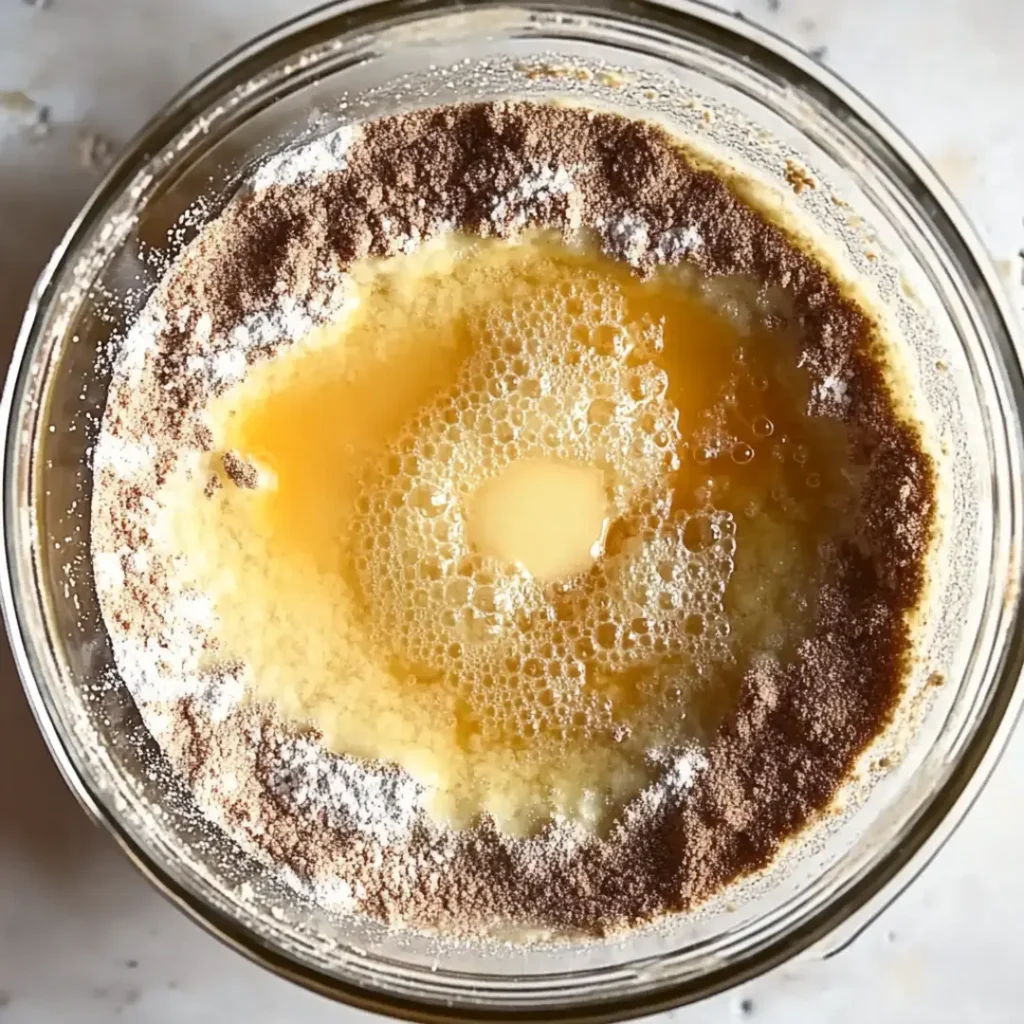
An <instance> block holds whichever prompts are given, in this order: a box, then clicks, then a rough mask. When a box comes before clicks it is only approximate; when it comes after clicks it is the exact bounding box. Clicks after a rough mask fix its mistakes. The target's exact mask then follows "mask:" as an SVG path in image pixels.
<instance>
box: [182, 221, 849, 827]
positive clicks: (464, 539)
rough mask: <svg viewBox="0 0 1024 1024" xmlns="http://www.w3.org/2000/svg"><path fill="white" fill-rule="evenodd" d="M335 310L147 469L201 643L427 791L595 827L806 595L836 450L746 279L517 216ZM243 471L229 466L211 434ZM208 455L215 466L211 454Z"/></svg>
mask: <svg viewBox="0 0 1024 1024" xmlns="http://www.w3.org/2000/svg"><path fill="white" fill-rule="evenodd" d="M351 283H352V297H353V308H352V310H351V311H350V312H349V313H348V314H347V315H346V317H345V318H344V319H343V320H342V321H340V322H339V323H337V324H333V325H330V326H327V327H324V328H321V329H318V330H317V331H315V332H314V333H313V334H312V335H311V336H310V337H308V338H307V339H305V340H304V341H302V342H300V343H298V344H296V345H294V346H292V347H290V348H289V349H285V350H282V351H280V352H279V353H278V354H277V355H276V356H275V357H274V358H273V359H272V360H268V361H267V362H265V363H261V364H257V365H256V366H254V367H253V368H252V369H251V371H250V373H249V375H248V376H247V378H246V379H245V380H244V381H243V382H241V383H240V384H238V385H236V386H235V387H233V388H231V389H230V390H229V391H228V392H227V393H226V394H224V395H223V396H221V397H219V398H217V399H216V400H214V401H213V402H212V403H211V405H210V407H209V409H208V411H207V413H208V422H209V425H210V427H211V429H212V431H213V433H214V437H215V440H216V445H217V448H216V451H214V452H212V453H210V455H209V456H204V457H203V462H202V465H201V466H199V467H198V468H196V467H193V470H192V472H191V473H190V474H186V473H184V472H179V473H178V474H177V476H176V477H175V478H174V479H173V481H172V482H171V484H169V485H168V488H167V490H166V492H165V494H164V501H165V503H166V506H167V509H168V526H169V529H170V531H171V532H170V537H171V539H172V540H171V542H172V543H173V545H174V547H175V548H176V549H177V550H179V551H180V552H181V553H182V554H183V555H184V565H185V567H186V568H185V571H186V573H187V574H188V576H189V578H190V581H191V584H192V585H193V586H194V587H195V588H196V589H198V590H200V591H202V592H204V593H206V594H208V595H209V596H210V597H211V598H212V599H213V601H214V603H215V607H216V610H217V614H218V624H217V627H216V634H217V637H218V641H219V648H218V650H217V651H215V652H214V653H213V654H212V655H211V660H231V661H238V662H241V663H244V664H245V665H246V666H247V669H248V679H249V680H250V683H251V697H252V699H255V700H260V701H269V702H273V703H274V704H276V706H277V707H278V709H279V711H280V713H281V714H282V715H283V716H284V717H286V718H287V719H290V720H292V721H294V722H296V723H297V724H299V725H307V724H308V725H309V726H312V727H315V728H317V729H318V730H320V732H321V733H322V735H323V737H324V742H325V743H326V744H327V745H328V746H329V747H331V748H332V749H334V750H336V751H339V752H342V753H346V754H351V755H354V756H356V757H361V758H366V759H383V760H388V761H394V762H396V763H398V764H400V765H402V766H403V767H405V768H406V769H407V770H408V771H410V772H411V773H412V774H413V775H414V776H415V777H416V778H417V779H419V780H420V781H421V782H423V784H424V785H425V786H426V787H427V788H428V793H429V799H428V807H429V809H430V810H431V812H432V813H433V814H434V815H436V816H437V817H438V818H439V819H441V820H444V821H449V822H451V823H453V824H457V825H464V824H467V823H469V822H471V821H473V820H475V818H476V817H477V816H478V815H479V814H480V813H481V812H488V813H490V814H492V815H493V816H494V817H495V819H496V820H497V821H498V823H499V825H501V827H503V828H506V829H508V830H510V831H516V832H522V831H528V830H530V829H532V828H535V827H536V826H537V825H538V824H539V823H541V822H543V821H544V820H545V819H546V818H547V817H548V816H549V815H550V814H552V813H561V814H565V815H568V816H570V817H573V818H575V819H577V820H580V821H582V822H584V823H586V824H588V825H591V826H594V827H599V826H600V825H601V823H602V822H604V821H607V820H608V819H609V817H610V816H611V815H613V814H614V813H615V812H616V810H617V809H618V808H620V807H621V806H622V804H623V802H624V801H626V800H628V799H629V798H630V797H632V796H633V795H635V793H636V792H637V790H638V789H639V788H640V787H641V786H643V785H644V784H645V783H646V782H647V781H648V780H649V779H650V778H651V776H652V773H653V772H654V771H655V770H656V769H655V768H654V767H653V766H652V761H651V756H650V755H651V753H652V751H653V752H656V753H657V752H659V751H660V752H664V751H668V750H672V749H675V748H677V747H679V746H681V745H685V744H691V743H694V742H698V743H699V742H701V741H703V740H704V739H705V738H706V737H707V735H708V733H709V732H710V730H712V729H713V728H714V727H715V725H716V723H717V722H718V721H719V720H720V718H721V715H722V714H723V713H724V712H725V711H726V710H727V709H728V708H729V706H730V705H731V703H732V702H733V700H734V699H735V694H736V692H737V687H738V684H739V680H740V679H741V677H742V674H743V672H744V671H745V669H746V668H747V666H748V665H749V663H750V660H751V659H752V658H754V657H758V656H777V657H782V656H785V654H786V651H787V650H788V649H789V647H790V646H791V645H792V644H793V643H795V642H796V641H798V640H799V637H800V635H801V632H802V630H803V628H804V627H805V625H806V623H807V622H808V621H809V620H810V618H811V616H812V615H813V611H814V595H815V593H816V591H817V588H818V586H819V585H820V580H819V579H818V577H817V566H818V562H819V557H818V545H819V544H820V543H821V542H823V541H825V540H827V539H828V538H829V537H830V536H832V535H833V534H834V532H835V530H836V529H837V526H838V524H839V523H840V522H841V521H842V520H843V516H844V515H845V514H846V512H845V510H846V508H847V506H848V504H849V500H850V494H851V491H852V488H853V481H854V480H855V474H854V472H853V470H852V469H851V467H849V466H848V464H847V460H846V457H845V441H844V434H843V428H842V427H841V425H838V424H836V423H832V422H827V421H820V420H811V419H808V418H807V417H806V416H804V414H803V412H802V410H803V408H804V407H805V405H806V399H807V381H806V377H805V375H804V373H803V371H801V370H799V369H798V367H797V358H796V348H795V345H794V344H793V343H792V341H791V339H789V338H787V337H786V336H785V335H782V334H779V333H770V332H766V331H764V330H762V329H757V328H755V327H752V326H751V323H752V322H753V321H752V320H751V317H750V315H749V314H750V313H751V311H752V310H753V308H754V306H755V305H756V303H757V302H758V301H759V300H758V299H757V288H756V284H753V283H746V282H726V283H724V284H723V283H720V284H714V283H708V282H704V281H702V280H700V279H699V278H698V277H697V276H696V275H695V274H694V273H693V272H687V271H684V270H665V271H663V272H660V273H659V274H657V275H656V276H655V278H654V279H653V280H651V281H647V282H642V281H640V280H638V279H637V278H636V277H635V276H634V275H633V274H632V273H631V272H630V270H629V268H628V267H624V266H622V265H620V264H617V263H615V262H613V261H611V260H609V259H607V258H605V257H604V256H602V255H600V254H599V253H597V252H595V251H593V250H590V249H587V248H580V249H570V248H568V247H566V246H565V245H564V244H563V243H562V242H561V240H559V239H557V238H554V237H552V236H549V235H543V234H535V235H530V236H527V237H525V238H524V239H523V240H522V241H520V242H519V243H515V244H512V243H508V242H503V241H498V240H491V241H480V240H471V239H465V238H460V237H457V236H453V237H449V238H446V239H443V240H441V241H438V242H435V243H432V244H431V245H429V246H426V247H424V248H423V249H422V250H421V251H419V252H417V253H414V254H411V255H407V256H399V257H396V258H394V259H391V260H387V261H367V262H365V263H363V264H360V265H357V266H356V267H355V268H354V269H353V272H352V282H351ZM228 449H232V450H235V451H237V452H238V453H239V454H240V455H241V456H242V457H243V458H246V459H248V460H250V461H252V462H253V463H254V464H255V465H256V466H257V467H258V469H259V470H260V477H261V485H260V487H258V488H257V489H255V490H244V489H241V488H237V487H235V486H234V485H233V484H231V483H230V482H228V481H227V480H226V478H225V483H224V486H223V487H222V488H221V489H220V490H219V491H217V492H215V493H214V495H213V497H210V498H206V497H204V496H203V494H202V491H203V487H204V485H205V483H206V481H207V479H208V477H209V474H210V473H211V472H216V473H221V469H220V466H221V463H220V458H221V453H222V452H223V451H225V450H228ZM221 476H222V477H223V474H222V473H221Z"/></svg>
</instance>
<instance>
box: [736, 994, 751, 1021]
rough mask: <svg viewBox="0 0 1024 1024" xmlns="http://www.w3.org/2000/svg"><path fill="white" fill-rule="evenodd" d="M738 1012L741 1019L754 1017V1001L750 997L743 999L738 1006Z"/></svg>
mask: <svg viewBox="0 0 1024 1024" xmlns="http://www.w3.org/2000/svg"><path fill="white" fill-rule="evenodd" d="M736 1012H737V1013H738V1014H739V1015H740V1016H741V1017H752V1016H753V1014H754V1000H753V999H751V998H750V997H749V996H747V997H745V998H743V999H741V1000H740V1001H739V1002H738V1003H737V1004H736Z"/></svg>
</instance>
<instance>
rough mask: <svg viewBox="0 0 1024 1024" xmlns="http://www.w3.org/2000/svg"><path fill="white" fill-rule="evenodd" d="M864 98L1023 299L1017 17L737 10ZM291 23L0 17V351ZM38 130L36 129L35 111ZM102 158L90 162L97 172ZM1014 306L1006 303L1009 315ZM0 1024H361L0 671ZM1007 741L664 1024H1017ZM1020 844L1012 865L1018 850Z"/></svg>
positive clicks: (251, 0) (76, 11)
mask: <svg viewBox="0 0 1024 1024" xmlns="http://www.w3.org/2000/svg"><path fill="white" fill-rule="evenodd" d="M737 2H738V6H739V8H740V10H741V11H742V13H743V14H744V15H745V16H747V17H748V18H750V19H752V20H755V21H758V22H761V23H762V24H765V25H767V26H769V27H770V28H772V29H774V30H775V31H777V32H779V33H780V34H782V35H784V36H786V37H788V38H790V39H792V40H794V41H795V42H797V43H798V44H799V45H801V46H804V47H806V48H808V49H813V48H816V47H821V48H824V49H823V52H822V53H821V59H823V60H824V61H825V62H826V63H827V64H829V65H830V66H831V67H833V68H834V69H835V70H837V71H838V72H839V73H840V74H841V75H843V76H844V77H845V78H847V80H849V81H850V82H851V83H852V84H853V85H855V86H856V87H858V88H859V89H860V90H862V91H863V92H864V93H865V94H866V95H867V96H868V97H869V98H870V99H872V100H873V101H874V102H875V103H876V104H877V105H878V106H880V107H881V108H882V110H884V111H885V112H886V113H887V114H888V115H889V117H890V118H891V119H892V120H893V121H894V122H895V123H896V124H897V125H898V126H899V127H900V128H901V129H902V130H903V131H904V132H905V133H906V135H908V136H909V137H910V139H911V140H912V141H913V142H914V143H916V145H917V146H918V147H919V148H920V149H921V150H922V151H923V152H924V153H925V155H926V156H927V157H928V158H929V159H930V160H931V161H932V162H933V163H934V165H935V166H936V168H937V169H938V170H939V172H940V173H941V174H942V175H943V176H944V177H945V178H946V180H947V182H948V183H949V185H950V186H951V188H952V189H953V191H954V192H955V193H956V194H957V196H958V197H959V198H960V200H961V201H962V202H963V204H964V206H965V207H966V208H967V210H968V212H969V213H970V215H971V216H972V217H973V218H974V220H975V223H976V224H977V225H978V227H979V228H980V230H981V233H982V235H983V236H984V238H985V240H986V242H987V244H988V245H989V247H990V249H991V251H992V254H993V256H994V257H995V258H996V259H997V260H999V261H1001V262H1000V267H1001V269H1002V271H1003V273H1004V276H1005V280H1006V283H1007V286H1008V287H1011V288H1017V287H1019V277H1020V273H1021V267H1020V264H1019V262H1015V261H1017V260H1018V257H1017V253H1018V250H1019V249H1020V247H1021V246H1022V245H1024V224H1022V218H1024V3H1022V2H1021V0H858V2H856V3H854V2H848V3H842V2H837V0H737ZM305 6H307V5H305V4H303V3H301V2H299V0H248V2H247V3H244V4H243V3H237V2H234V3H233V2H232V0H175V2H168V0H51V2H49V3H45V2H41V0H36V2H35V3H34V4H33V3H29V2H26V0H0V348H2V351H4V352H7V351H9V347H10V345H11V344H12V342H13V338H14V334H15V331H16V328H17V324H18V321H19V319H20V316H21V309H22V307H23V305H24V302H25V300H26V298H27V296H28V293H29V289H30V287H31V284H32V281H33V280H34V278H35V276H36V274H37V273H38V272H39V270H40V269H41V267H42V265H43V263H44V261H45V259H46V257H47V256H48V254H49V251H50V249H51V248H52V246H53V245H54V244H55V243H56V242H57V240H58V238H59V237H60V235H61V233H62V231H63V230H64V228H65V227H66V225H67V224H68V222H69V221H70V220H71V218H72V216H73V215H74V213H75V212H76V210H77V208H78V206H79V204H80V203H81V202H82V200H83V199H84V198H85V197H86V195H87V194H88V192H89V190H90V189H91V188H92V185H93V183H94V182H95V180H96V178H97V176H98V170H97V168H96V167H95V166H92V165H94V164H96V163H101V162H102V157H103V149H104V146H105V145H106V144H108V143H109V145H111V146H117V145H118V144H120V143H123V142H125V141H127V139H128V138H129V137H130V136H131V134H132V133H134V132H135V130H136V129H137V128H138V127H139V126H140V125H141V124H142V123H143V122H144V121H145V120H146V119H147V118H148V117H149V116H150V115H151V114H152V113H153V112H154V111H155V110H156V109H157V108H158V107H159V106H160V105H161V104H162V103H163V102H164V101H165V100H166V99H167V98H168V97H169V96H170V95H171V94H172V93H173V92H175V91H176V90H177V89H178V88H179V87H180V86H181V85H183V84H184V83H185V82H186V81H187V80H188V79H189V78H191V77H192V76H193V75H195V74H196V73H198V72H199V71H200V70H202V69H203V68H204V67H205V66H207V65H208V64H210V63H211V62H212V61H214V60H215V59H216V58H218V57H219V56H220V55H221V54H223V53H224V52H225V51H227V50H228V49H230V48H232V47H234V46H235V45H237V44H238V43H240V42H242V41H243V40H244V39H245V38H247V37H249V36H251V35H252V34H254V33H255V32H257V31H259V30H262V29H263V28H266V27H269V26H270V25H272V24H273V23H275V22H277V21H280V20H282V19H284V18H286V17H288V16H290V15H293V14H295V13H297V12H299V11H301V10H302V9H303V8H304V7H305ZM40 107H45V108H48V116H45V115H44V116H43V117H42V119H41V120H42V121H43V122H45V123H44V124H42V125H40V123H39V122H40V117H39V108H40ZM95 158H99V159H95ZM1020 294H1021V293H1020V292H1019V291H1018V292H1017V295H1018V297H1019V296H1020ZM0 659H2V660H0V1024H30V1022H32V1024H36V1022H44V1024H49V1022H56V1021H72V1022H75V1024H95V1022H100V1021H110V1020H114V1019H115V1018H117V1019H123V1020H128V1021H139V1022H145V1024H168V1022H178V1021H188V1022H190V1024H192V1022H194V1024H203V1022H207V1021H209V1022H220V1021H222V1020H225V1019H231V1020H244V1021H247V1022H251V1024H271V1022H283V1024H284V1022H288V1024H290V1022H293V1021H299V1020H302V1021H304V1022H309V1024H315V1022H318V1021H332V1022H343V1024H355V1022H357V1021H362V1022H369V1021H370V1020H372V1019H373V1018H370V1017H369V1016H367V1015H365V1014H361V1013H357V1012H355V1011H351V1010H347V1009H345V1008H342V1007H337V1006H335V1005H333V1004H331V1003H328V1002H327V1001H325V1000H322V999H320V998H318V997H316V996H313V995H310V994H308V993H306V992H303V991H300V990H299V989H297V988H295V987H293V986H291V985H289V984H287V983H285V982H283V981H279V980H278V979H276V978H274V977H272V976H271V975H269V974H267V973H264V972H262V971H261V970H259V969H258V968H256V967H254V966H252V965H250V964H249V963H247V962H246V961H244V960H243V959H242V958H241V957H239V956H237V955H236V954H234V953H232V952H230V951H229V950H227V949H226V948H224V947H222V946H220V945H219V944H218V943H217V942H216V941H214V940H213V939H211V938H209V937H208V936H206V935H205V934H204V933H203V932H201V931H200V930H199V929H198V928H197V927H195V926H194V925H192V924H191V923H189V922H188V921H187V920H185V918H184V917H182V916H181V915H180V914H179V913H178V912H177V911H175V910H173V909H172V908H171V907H170V906H169V905H168V904H166V903H165V902H164V901H163V900H162V899H161V898H160V897H159V896H158V895H157V894H156V893H155V892H154V891H152V890H151V889H150V888H149V886H148V885H147V883H145V882H144V881H143V880H142V879H141V878H140V877H139V876H138V875H137V874H136V873H135V871H134V870H133V869H132V868H131V867H130V866H129V864H128V863H127V861H125V860H124V859H123V857H122V856H121V854H120V853H119V852H118V851H117V850H116V849H115V847H114V844H113V842H112V840H110V839H109V838H108V837H107V836H106V835H105V834H104V833H102V832H100V831H99V830H98V829H95V828H93V827H92V826H91V825H90V824H89V823H88V821H87V820H86V818H85V816H84V814H83V813H82V812H81V811H80V810H79V808H78V806H77V805H76V803H75V801H74V800H73V798H72V797H71V796H70V794H69V793H68V792H66V790H65V789H64V786H63V784H62V782H61V780H60V779H59V777H58V775H57V772H56V769H55V768H54V767H53V766H52V765H51V764H50V760H49V756H48V754H47V752H46V750H45V748H44V747H43V744H42V741H41V740H40V739H39V737H38V736H37V734H36V728H35V724H34V722H33V720H32V717H31V715H30V714H29V712H28V709H27V707H26V705H25V702H24V700H23V698H22V695H21V690H20V687H19V685H18V681H17V678H16V675H15V672H14V669H13V667H12V666H11V663H10V656H9V654H8V653H7V651H6V649H4V650H2V654H0ZM1022 808H1024V733H1019V734H1018V736H1017V738H1016V741H1015V742H1013V743H1012V744H1011V748H1010V751H1009V753H1008V755H1007V756H1006V758H1005V759H1004V761H1003V763H1002V764H1001V765H1000V767H999V769H998V770H997V772H996V775H995V777H994V779H993V781H992V783H991V784H990V785H989V787H988V789H987V790H986V791H985V793H984V795H983V796H982V798H981V799H980V800H979V802H978V804H977V806H976V807H975V808H974V810H973V811H972V812H971V814H970V816H969V818H968V820H967V822H966V824H965V825H964V826H963V827H962V828H961V829H960V831H959V832H958V833H957V834H956V836H954V838H953V839H952V840H951V842H950V843H949V845H948V846H947V847H946V849H945V850H943V852H942V853H941V854H940V856H939V857H938V858H937V860H936V861H935V862H934V863H933V864H932V865H931V866H930V867H929V868H928V869H927V871H926V872H925V874H924V876H923V877H922V878H921V879H920V880H919V881H918V882H917V883H915V884H914V886H913V887H912V888H911V890H910V891H909V892H908V893H906V894H905V895H904V896H903V897H902V898H901V899H900V900H899V901H898V902H897V903H896V905H895V906H893V907H892V908H891V909H890V910H889V911H887V912H886V913H885V914H884V915H883V916H882V918H881V919H880V920H878V921H877V922H876V923H875V924H874V925H873V926H872V927H871V928H870V929H869V930H868V932H867V933H866V934H865V935H864V936H863V937H862V938H861V939H860V940H859V941H858V942H857V943H856V944H855V945H854V946H853V947H852V948H851V949H849V950H847V951H846V952H844V953H843V954H842V955H840V956H838V957H836V958H834V959H832V960H829V961H827V962H820V963H819V962H805V963H801V964H798V965H790V966H786V967H783V968H781V969H779V970H777V971H776V972H775V973H773V974H770V975H767V976H766V977H763V978H761V979H759V980H757V981H755V982H753V983H751V984H749V985H747V986H744V988H743V989H742V990H740V991H737V992H734V993H730V994H727V995H723V996H720V997H718V998H716V999H713V1000H710V1001H708V1002H706V1003H703V1004H701V1005H700V1006H698V1007H691V1008H689V1009H686V1010H682V1011H677V1012H676V1013H674V1014H668V1015H666V1016H665V1017H663V1018H661V1019H662V1020H664V1021H668V1020H672V1021H675V1022H681V1024H711V1022H727V1021H730V1020H736V1021H739V1020H742V1021H750V1022H751V1024H755V1022H756V1024H812V1022H818V1021H828V1022H830V1024H862V1022H864V1021H872V1022H873V1024H945V1022H949V1024H978V1022H984V1024H1004V1022H1006V1024H1010V1022H1016V1021H1021V1020H1024V997H1022V993H1024V989H1022V988H1018V982H1019V981H1020V978H1019V976H1018V972H1019V971H1020V970H1021V964H1020V954H1019V951H1020V950H1024V871H1021V870H1020V866H1021V863H1022V860H1024V857H1022V851H1024V811H1022ZM1018 844H1021V845H1020V846H1018Z"/></svg>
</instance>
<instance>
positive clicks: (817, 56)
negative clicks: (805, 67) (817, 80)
mask: <svg viewBox="0 0 1024 1024" xmlns="http://www.w3.org/2000/svg"><path fill="white" fill-rule="evenodd" d="M807 56H808V57H810V58H811V60H816V61H818V62H819V63H821V62H822V61H824V60H827V59H828V47H827V46H812V47H811V48H810V49H809V50H808V51H807Z"/></svg>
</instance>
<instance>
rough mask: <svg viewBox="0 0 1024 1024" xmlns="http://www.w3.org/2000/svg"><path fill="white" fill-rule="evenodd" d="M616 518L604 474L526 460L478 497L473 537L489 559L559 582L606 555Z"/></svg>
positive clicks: (473, 501)
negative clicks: (606, 542)
mask: <svg viewBox="0 0 1024 1024" xmlns="http://www.w3.org/2000/svg"><path fill="white" fill-rule="evenodd" d="M608 513H609V503H608V496H607V494H606V493H605V482H604V474H603V473H602V472H601V470H600V469H597V468H596V467H594V466H576V465H573V464H572V463H569V462H558V461H556V460H554V459H539V458H532V459H519V460H517V461H515V462H513V463H512V464H511V465H509V466H508V467H507V468H506V469H505V470H504V471H503V472H501V473H499V474H498V475H497V476H496V477H494V478H493V479H491V480H488V481H487V482H486V483H484V484H483V485H482V486H481V487H480V488H479V489H478V490H477V491H476V492H475V493H474V494H473V495H471V497H470V499H469V501H468V502H467V508H466V536H467V539H468V540H469V543H470V545H471V546H472V547H473V548H474V549H475V550H477V551H479V552H481V553H482V554H484V555H488V556H490V557H492V558H496V559H498V560H499V561H501V562H509V563H514V564H516V565H519V566H522V567H523V568H524V569H525V570H526V571H527V572H528V573H529V574H530V575H531V576H533V577H534V578H535V579H538V580H544V581H552V580H559V579H563V578H566V577H570V576H575V575H577V574H578V573H581V572H585V571H586V570H587V569H589V568H590V566H591V564H592V563H593V562H594V560H595V559H596V558H598V557H600V555H601V553H602V550H603V548H604V535H605V532H606V530H607V527H608Z"/></svg>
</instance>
